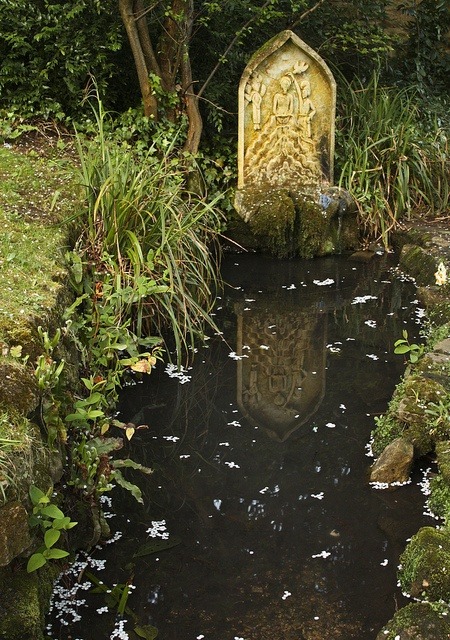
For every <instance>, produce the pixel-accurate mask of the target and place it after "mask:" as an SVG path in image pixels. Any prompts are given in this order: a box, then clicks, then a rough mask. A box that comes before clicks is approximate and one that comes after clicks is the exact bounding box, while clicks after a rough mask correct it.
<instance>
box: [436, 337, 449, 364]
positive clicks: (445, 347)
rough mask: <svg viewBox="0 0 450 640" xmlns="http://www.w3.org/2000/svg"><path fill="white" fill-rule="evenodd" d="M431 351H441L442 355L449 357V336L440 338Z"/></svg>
mask: <svg viewBox="0 0 450 640" xmlns="http://www.w3.org/2000/svg"><path fill="white" fill-rule="evenodd" d="M433 351H434V352H435V353H442V354H444V355H447V356H449V359H450V338H446V340H441V342H438V343H437V344H436V345H434V349H433Z"/></svg>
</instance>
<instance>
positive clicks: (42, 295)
mask: <svg viewBox="0 0 450 640" xmlns="http://www.w3.org/2000/svg"><path fill="white" fill-rule="evenodd" d="M46 153H50V154H51V155H50V157H48V155H41V153H40V152H38V151H36V150H35V149H34V148H33V147H31V148H30V147H28V148H27V147H23V146H22V147H13V146H10V147H7V146H2V147H0V194H1V199H0V280H1V283H2V296H1V299H0V339H3V340H4V339H5V338H6V337H7V336H8V335H9V334H10V333H11V331H10V329H11V323H12V322H15V321H19V322H20V323H23V320H25V321H26V319H27V318H30V317H36V316H39V314H44V315H46V314H47V312H48V309H49V308H50V307H51V305H52V304H53V303H54V300H55V296H56V295H57V294H58V291H59V288H60V286H61V281H62V279H63V278H64V271H63V268H62V255H63V248H64V246H65V245H66V244H67V231H66V230H65V229H64V227H62V226H61V225H60V224H59V222H60V220H62V219H63V218H64V217H65V216H67V214H68V212H69V211H71V210H72V207H73V204H72V203H73V202H74V200H75V198H74V193H76V188H75V184H74V177H73V175H74V174H73V169H71V167H70V165H69V164H68V163H67V161H66V160H58V158H57V157H56V156H55V151H54V150H53V149H52V148H51V147H50V148H49V147H48V145H46Z"/></svg>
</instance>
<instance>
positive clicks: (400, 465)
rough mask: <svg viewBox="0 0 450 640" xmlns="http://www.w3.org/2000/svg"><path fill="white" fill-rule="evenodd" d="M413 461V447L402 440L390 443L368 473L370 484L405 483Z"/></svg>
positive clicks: (398, 439)
mask: <svg viewBox="0 0 450 640" xmlns="http://www.w3.org/2000/svg"><path fill="white" fill-rule="evenodd" d="M413 460H414V447H413V445H412V444H411V443H410V442H408V440H405V439H404V438H397V439H396V440H394V442H391V444H389V445H388V446H387V447H386V448H385V450H384V451H383V453H382V454H381V456H380V457H379V458H378V460H377V461H376V462H375V464H374V465H373V466H372V469H371V471H370V482H382V483H386V484H392V483H394V482H400V483H402V482H406V481H407V480H408V478H409V473H410V471H411V465H412V463H413Z"/></svg>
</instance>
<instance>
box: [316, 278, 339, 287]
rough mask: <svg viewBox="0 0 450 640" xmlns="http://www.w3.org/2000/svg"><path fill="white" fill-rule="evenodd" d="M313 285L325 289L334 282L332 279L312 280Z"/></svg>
mask: <svg viewBox="0 0 450 640" xmlns="http://www.w3.org/2000/svg"><path fill="white" fill-rule="evenodd" d="M313 283H314V284H316V285H317V286H318V287H326V286H328V285H330V284H334V280H333V279H332V278H327V279H326V280H313Z"/></svg>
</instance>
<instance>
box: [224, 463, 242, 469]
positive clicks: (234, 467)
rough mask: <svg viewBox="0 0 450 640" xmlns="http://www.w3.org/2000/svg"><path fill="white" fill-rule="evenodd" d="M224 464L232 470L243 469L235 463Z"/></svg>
mask: <svg viewBox="0 0 450 640" xmlns="http://www.w3.org/2000/svg"><path fill="white" fill-rule="evenodd" d="M224 464H226V465H227V467H230V469H240V468H241V467H240V466H239V465H238V464H236V463H235V462H224Z"/></svg>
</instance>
